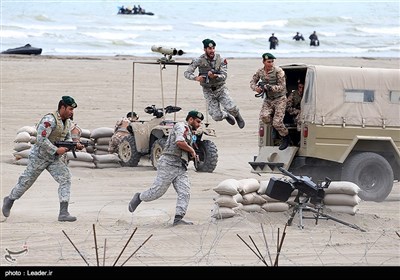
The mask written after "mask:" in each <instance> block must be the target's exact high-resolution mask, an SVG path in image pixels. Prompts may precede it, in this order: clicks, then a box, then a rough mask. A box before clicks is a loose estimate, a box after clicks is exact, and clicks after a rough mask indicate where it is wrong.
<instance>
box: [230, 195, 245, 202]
mask: <svg viewBox="0 0 400 280" xmlns="http://www.w3.org/2000/svg"><path fill="white" fill-rule="evenodd" d="M232 197H233V199H234V200H235V201H236V202H237V203H242V202H243V196H242V195H241V194H240V193H237V194H235V195H234V196H232Z"/></svg>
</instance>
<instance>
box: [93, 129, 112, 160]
mask: <svg viewBox="0 0 400 280" xmlns="http://www.w3.org/2000/svg"><path fill="white" fill-rule="evenodd" d="M113 134H114V129H113V128H110V127H99V128H95V129H93V130H92V132H91V134H90V138H91V139H92V140H93V141H94V143H95V147H94V154H96V155H106V154H108V145H109V143H110V140H111V137H112V136H113Z"/></svg>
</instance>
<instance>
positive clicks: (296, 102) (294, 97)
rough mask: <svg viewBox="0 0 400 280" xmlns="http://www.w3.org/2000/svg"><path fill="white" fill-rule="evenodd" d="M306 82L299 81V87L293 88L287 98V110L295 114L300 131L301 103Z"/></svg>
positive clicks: (294, 118) (294, 117)
mask: <svg viewBox="0 0 400 280" xmlns="http://www.w3.org/2000/svg"><path fill="white" fill-rule="evenodd" d="M303 91H304V84H303V83H302V82H300V81H298V82H297V89H296V90H292V92H291V93H290V94H289V96H288V98H287V104H286V112H288V113H289V115H291V116H293V120H294V123H295V125H296V126H297V130H298V131H300V125H301V122H300V119H299V118H300V104H301V99H302V98H303Z"/></svg>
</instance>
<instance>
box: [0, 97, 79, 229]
mask: <svg viewBox="0 0 400 280" xmlns="http://www.w3.org/2000/svg"><path fill="white" fill-rule="evenodd" d="M77 106H78V105H77V104H76V103H75V100H74V99H73V98H72V97H70V96H63V97H62V99H61V100H60V101H59V103H58V109H57V111H55V112H52V113H49V114H46V115H45V116H44V117H43V118H42V119H41V120H40V122H39V123H38V125H37V127H36V130H37V139H36V140H37V141H36V143H35V145H34V146H33V148H32V150H31V153H30V155H29V162H28V165H27V167H26V169H25V171H24V172H23V173H22V175H21V176H20V177H19V179H18V182H17V184H16V185H15V187H14V188H13V189H12V190H11V192H10V194H9V195H8V196H6V197H5V198H4V200H3V207H2V212H3V215H4V216H5V217H8V216H10V210H11V207H12V206H13V204H14V201H15V200H17V199H19V198H21V196H22V195H23V194H24V193H25V192H26V191H27V190H28V189H29V188H30V187H31V186H32V185H33V183H34V182H35V181H36V179H37V178H38V177H39V175H40V174H41V173H42V172H43V171H44V170H45V169H46V170H47V171H48V172H49V173H50V175H51V176H52V177H53V178H54V180H56V182H57V183H58V184H59V187H58V199H59V202H60V213H59V216H58V221H60V222H65V221H67V222H73V221H76V217H74V216H71V215H70V214H69V212H68V203H69V199H70V189H71V173H70V171H69V169H68V167H67V165H66V163H65V161H63V160H62V158H63V157H62V155H64V154H65V153H66V152H68V150H69V149H68V148H66V147H56V146H55V145H54V143H55V142H56V141H72V137H71V131H70V129H71V120H70V119H71V118H72V117H73V114H74V109H75V108H76V107H77ZM76 148H77V149H78V150H82V149H83V148H84V145H82V144H81V143H79V142H78V143H77V144H76Z"/></svg>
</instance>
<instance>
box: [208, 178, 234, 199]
mask: <svg viewBox="0 0 400 280" xmlns="http://www.w3.org/2000/svg"><path fill="white" fill-rule="evenodd" d="M239 184H240V183H239V181H238V180H236V179H226V180H223V181H222V182H220V183H219V184H218V185H217V186H216V187H214V188H213V190H214V191H215V192H216V193H217V194H227V195H232V196H233V195H235V194H237V193H238V187H239Z"/></svg>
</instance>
